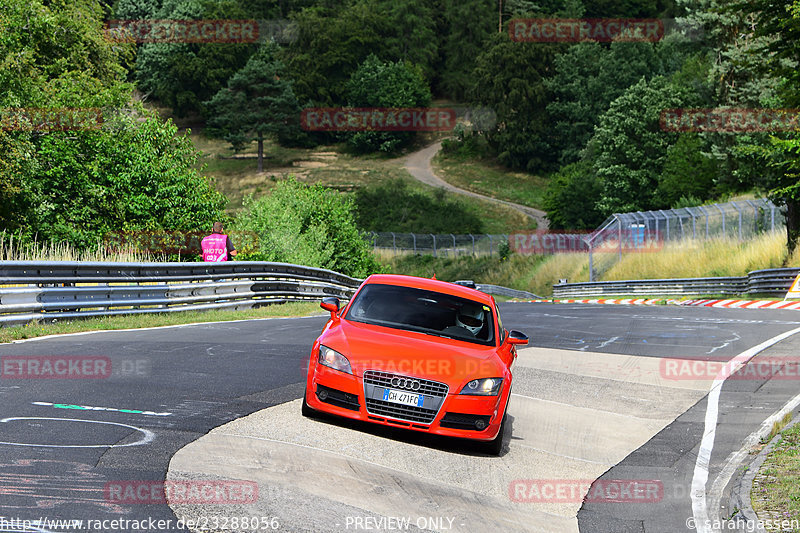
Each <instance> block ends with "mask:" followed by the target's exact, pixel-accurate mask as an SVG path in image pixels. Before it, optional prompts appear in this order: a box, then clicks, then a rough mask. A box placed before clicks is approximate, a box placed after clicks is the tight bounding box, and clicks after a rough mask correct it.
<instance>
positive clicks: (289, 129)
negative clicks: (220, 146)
mask: <svg viewBox="0 0 800 533" xmlns="http://www.w3.org/2000/svg"><path fill="white" fill-rule="evenodd" d="M277 49H278V47H277V45H275V44H274V43H269V44H266V45H264V46H263V47H262V48H260V49H259V50H258V51H257V52H256V53H255V54H253V56H252V57H251V58H250V59H249V60H248V61H247V64H246V65H245V66H244V67H243V68H242V69H241V70H239V71H238V72H237V73H236V74H234V75H233V76H232V77H231V79H230V80H228V86H227V87H226V88H224V89H222V90H220V91H219V92H218V93H217V94H216V95H214V97H213V98H212V99H211V100H210V101H208V102H207V103H206V105H207V110H208V112H209V116H210V118H209V120H208V129H207V131H206V132H207V133H208V134H209V135H211V136H215V137H221V138H223V139H225V140H226V141H228V142H229V143H231V145H233V148H234V150H237V151H238V150H241V149H242V148H243V147H244V145H245V144H246V143H248V142H250V141H252V140H256V141H258V171H259V172H262V171H263V169H264V166H263V157H264V138H265V137H269V136H274V137H277V138H278V139H281V138H282V137H292V136H296V133H297V131H298V130H299V121H300V105H299V104H298V102H297V98H296V97H295V95H294V92H293V90H292V84H291V82H290V81H288V80H286V79H283V78H281V72H282V69H283V65H282V64H281V62H280V61H278V59H276V57H275V54H276V51H277Z"/></svg>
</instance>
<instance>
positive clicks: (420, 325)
mask: <svg viewBox="0 0 800 533" xmlns="http://www.w3.org/2000/svg"><path fill="white" fill-rule="evenodd" d="M345 318H347V319H348V320H352V321H354V322H363V323H365V324H375V325H379V326H385V327H389V328H395V329H404V330H408V331H417V332H420V333H425V334H428V335H436V336H439V337H447V338H450V339H457V340H460V341H465V342H472V343H476V344H484V345H487V346H491V345H494V317H493V315H492V311H491V307H490V306H488V305H485V304H483V303H480V302H475V301H473V300H468V299H466V298H459V297H457V296H451V295H449V294H442V293H440V292H434V291H428V290H424V289H415V288H412V287H400V286H397V285H383V284H378V283H371V284H368V285H366V286H364V287H362V289H361V291H359V293H358V295H357V296H356V298H355V300H353V303H352V305H351V306H350V310H349V311H348V313H347V316H346V317H345Z"/></svg>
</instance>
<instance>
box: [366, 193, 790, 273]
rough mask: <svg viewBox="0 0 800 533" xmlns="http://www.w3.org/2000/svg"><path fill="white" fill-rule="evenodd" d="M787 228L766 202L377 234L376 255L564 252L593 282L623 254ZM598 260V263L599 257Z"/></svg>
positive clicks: (374, 236)
mask: <svg viewBox="0 0 800 533" xmlns="http://www.w3.org/2000/svg"><path fill="white" fill-rule="evenodd" d="M784 226H785V217H784V215H783V213H782V212H781V210H780V209H779V208H778V207H777V206H775V204H773V203H772V202H770V201H769V200H766V199H755V200H740V201H736V202H728V203H719V204H711V205H704V206H697V207H684V208H681V209H665V210H659V211H636V212H632V213H616V214H614V215H611V216H610V217H608V218H607V219H606V220H605V222H603V224H601V225H600V226H599V227H598V228H597V229H596V230H594V231H592V232H586V233H582V232H573V233H558V232H552V231H546V230H544V231H542V230H534V231H522V232H514V233H513V234H511V235H510V236H509V235H508V234H503V235H497V234H495V235H490V234H475V235H472V234H467V235H455V234H452V233H448V234H432V233H398V232H372V233H370V234H368V236H369V238H370V239H371V241H372V246H373V249H374V250H375V251H376V252H378V253H388V254H407V253H413V254H425V255H433V256H437V257H457V256H464V255H473V256H477V255H490V256H491V255H495V254H500V255H503V254H506V253H508V251H509V250H512V251H515V252H517V253H527V254H551V253H562V252H583V253H588V254H589V256H590V262H593V264H592V265H591V266H592V269H591V272H592V279H594V276H595V275H596V274H598V273H602V272H603V271H605V270H607V269H608V268H610V267H611V266H612V265H613V264H614V263H615V262H616V261H617V260H618V259H619V258H621V257H622V254H623V253H626V252H631V251H655V250H658V249H660V248H661V247H662V246H663V245H664V243H667V242H671V241H681V240H686V239H693V240H706V239H711V238H721V237H727V238H733V239H739V240H742V241H744V240H748V239H751V238H753V237H755V236H756V235H759V234H761V233H764V232H769V231H776V230H780V229H782V228H783V227H784ZM595 256H596V257H595Z"/></svg>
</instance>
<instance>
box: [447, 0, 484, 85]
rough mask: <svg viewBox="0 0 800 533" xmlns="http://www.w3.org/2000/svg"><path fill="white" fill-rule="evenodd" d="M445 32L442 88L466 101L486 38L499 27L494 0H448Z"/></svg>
mask: <svg viewBox="0 0 800 533" xmlns="http://www.w3.org/2000/svg"><path fill="white" fill-rule="evenodd" d="M443 9H444V24H445V28H446V29H445V35H444V37H443V42H442V55H443V56H444V68H443V71H442V73H441V75H440V77H439V90H440V91H441V92H442V93H443V94H445V95H447V96H448V97H450V98H452V99H454V100H456V101H464V100H465V99H466V98H467V94H468V93H469V91H470V90H471V88H472V85H473V77H472V71H473V70H474V69H475V66H476V65H475V59H476V58H477V57H478V56H479V55H480V54H481V52H483V50H484V42H485V41H486V39H488V38H489V37H490V36H491V35H492V34H493V33H495V32H496V31H497V12H496V5H495V2H494V0H444V6H443Z"/></svg>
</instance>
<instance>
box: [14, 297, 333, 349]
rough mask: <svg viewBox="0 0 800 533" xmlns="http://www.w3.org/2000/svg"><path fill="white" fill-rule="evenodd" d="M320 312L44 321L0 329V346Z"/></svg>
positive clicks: (289, 309)
mask: <svg viewBox="0 0 800 533" xmlns="http://www.w3.org/2000/svg"><path fill="white" fill-rule="evenodd" d="M317 312H321V311H320V308H319V302H317V301H314V302H288V303H285V304H281V305H269V306H266V307H259V308H257V309H249V310H246V311H226V310H213V309H212V310H210V311H186V312H182V313H154V314H147V315H121V316H111V317H98V318H86V319H80V320H72V321H63V322H62V321H58V322H44V321H39V322H35V323H31V324H25V325H23V326H11V327H7V328H0V343H1V342H11V341H15V340H21V339H30V338H33V337H43V336H45V335H58V334H63V333H80V332H85V331H105V330H116V329H138V328H152V327H157V326H175V325H179V324H194V323H197V322H228V321H231V320H247V319H251V318H276V317H294V316H306V315H310V314H313V313H317Z"/></svg>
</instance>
